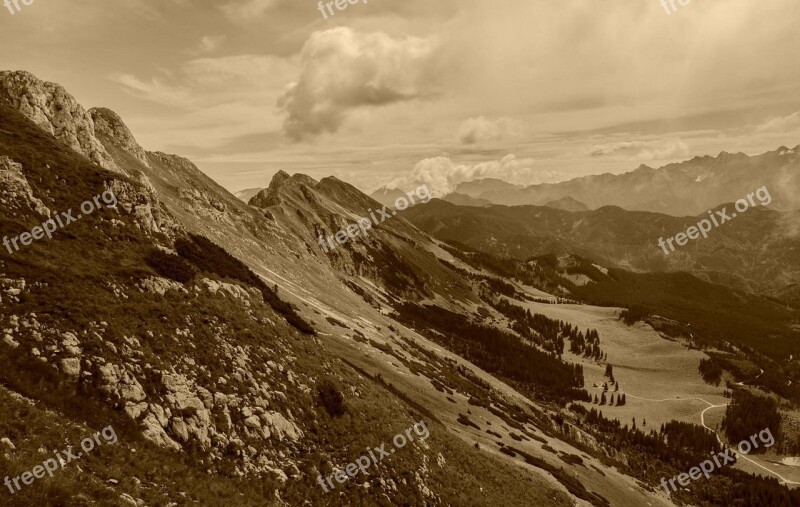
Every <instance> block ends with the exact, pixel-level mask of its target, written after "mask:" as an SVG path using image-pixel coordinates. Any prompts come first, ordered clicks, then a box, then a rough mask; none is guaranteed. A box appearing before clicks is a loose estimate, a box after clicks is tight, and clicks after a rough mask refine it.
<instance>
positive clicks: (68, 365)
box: [59, 357, 81, 379]
mask: <svg viewBox="0 0 800 507" xmlns="http://www.w3.org/2000/svg"><path fill="white" fill-rule="evenodd" d="M59 364H60V365H61V371H62V372H64V374H65V375H67V376H68V377H72V378H75V379H77V378H78V377H79V376H80V374H81V360H80V359H78V358H77V357H68V358H66V359H62V360H61V361H60V362H59Z"/></svg>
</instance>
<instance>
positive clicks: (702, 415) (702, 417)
mask: <svg viewBox="0 0 800 507" xmlns="http://www.w3.org/2000/svg"><path fill="white" fill-rule="evenodd" d="M624 394H625V397H626V398H633V399H636V400H643V401H652V402H656V403H662V402H666V401H686V400H696V401H702V402H703V403H706V404H708V407H706V408H705V409H703V411H702V412H700V424H702V425H703V427H704V428H705V429H707V430H709V431H711V432H713V433H714V436H716V437H717V442H719V443H720V445H722V446H727V444H726V443H725V442H723V441H722V438H720V436H719V433H718V432H717V430H715V429H712V428H709V427H708V426H707V425H706V412H708V411H709V410H711V409H712V408H722V407H727V406H728V403H723V404H721V405H714V404H713V403H711V402H709V401H708V400H704V399H703V398H681V397H680V396H676V397H675V398H665V399H662V400H654V399H651V398H641V397H639V396H634V395H633V394H628V393H624ZM729 403H730V402H729ZM731 453H732V454H733V455H735V456H736V457H737V459H739V458H740V459H743V460H745V461H748V462H750V463H752V464H753V465H755V466H757V467H759V468H761V469H763V470H766V471H767V472H769V473H771V474H772V475H774V476H775V477H777V478H778V479H780V480H781V482H783V483H784V484H794V485H800V482H795V481H790V480H789V479H786V478H785V477H783V476H782V475H781V474H779V473H778V472H775V471H774V470H770V469H769V468H767V467H765V466H764V465H762V464H760V463H756V462H755V461H753V460H752V459H750V458H748V457H747V456H746V455H744V454H741V453H739V452H737V451H736V448H735V447H732V448H731Z"/></svg>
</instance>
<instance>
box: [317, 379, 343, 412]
mask: <svg viewBox="0 0 800 507" xmlns="http://www.w3.org/2000/svg"><path fill="white" fill-rule="evenodd" d="M317 396H318V397H319V401H320V402H321V403H322V406H323V407H324V408H325V411H327V412H328V414H329V415H330V416H331V417H340V416H342V415H344V413H345V412H346V411H347V407H345V404H344V397H343V396H342V392H341V391H339V388H338V387H336V385H335V384H334V383H333V382H331V381H330V380H327V379H326V380H323V381H322V382H320V384H319V386H317Z"/></svg>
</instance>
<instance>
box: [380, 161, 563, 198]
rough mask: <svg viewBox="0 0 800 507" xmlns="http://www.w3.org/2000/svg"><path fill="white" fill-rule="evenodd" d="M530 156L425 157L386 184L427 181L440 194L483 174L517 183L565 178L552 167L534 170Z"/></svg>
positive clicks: (408, 184) (397, 185) (395, 185)
mask: <svg viewBox="0 0 800 507" xmlns="http://www.w3.org/2000/svg"><path fill="white" fill-rule="evenodd" d="M535 164H536V162H535V161H534V160H533V159H530V158H525V159H518V158H517V157H516V156H514V155H513V154H511V155H506V156H505V157H503V158H502V159H500V160H492V161H488V162H479V163H477V164H457V163H455V162H453V161H452V160H451V159H450V158H448V157H433V158H426V159H424V160H421V161H420V162H418V163H417V164H416V165H415V166H414V169H413V170H412V171H411V174H409V175H408V176H406V177H402V178H398V179H395V180H394V181H392V182H391V183H389V184H388V185H387V187H388V188H413V187H414V186H419V185H423V184H424V185H427V187H428V188H429V189H430V190H431V192H432V193H433V195H434V196H436V197H441V196H443V195H447V194H449V193H451V192H453V191H454V190H455V188H456V187H457V186H458V185H459V183H464V182H466V181H472V180H476V179H482V178H498V179H501V180H503V181H506V182H508V183H513V184H517V185H533V184H536V183H553V182H556V181H561V180H563V179H565V175H564V174H562V173H558V172H555V171H545V170H537V169H536V168H535V167H534V166H535Z"/></svg>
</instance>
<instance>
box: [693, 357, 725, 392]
mask: <svg viewBox="0 0 800 507" xmlns="http://www.w3.org/2000/svg"><path fill="white" fill-rule="evenodd" d="M697 371H699V372H700V376H701V377H703V380H705V381H706V382H708V383H709V384H713V385H715V386H719V383H720V382H721V381H722V368H720V367H719V365H718V364H717V363H716V362H715V361H714V359H713V358H710V359H701V360H700V365H699V366H698V367H697Z"/></svg>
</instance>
